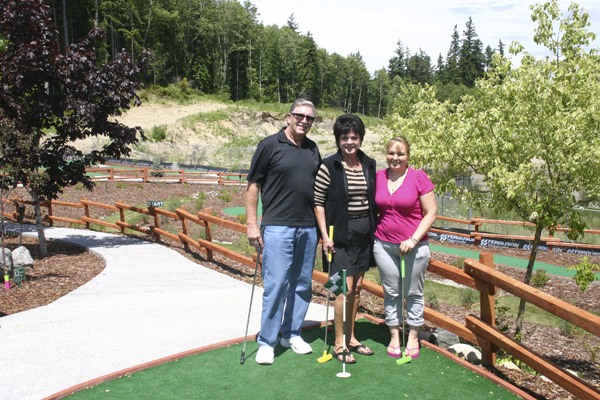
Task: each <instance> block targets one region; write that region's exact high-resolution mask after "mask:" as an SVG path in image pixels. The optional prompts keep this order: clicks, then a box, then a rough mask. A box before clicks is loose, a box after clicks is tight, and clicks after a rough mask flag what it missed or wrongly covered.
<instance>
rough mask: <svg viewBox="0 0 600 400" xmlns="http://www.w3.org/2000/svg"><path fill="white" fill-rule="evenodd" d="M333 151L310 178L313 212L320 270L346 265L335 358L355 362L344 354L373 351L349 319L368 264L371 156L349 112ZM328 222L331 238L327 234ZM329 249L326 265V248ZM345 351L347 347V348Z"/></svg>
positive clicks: (339, 126)
mask: <svg viewBox="0 0 600 400" xmlns="http://www.w3.org/2000/svg"><path fill="white" fill-rule="evenodd" d="M333 134H334V136H335V143H336V145H337V147H338V151H337V153H335V154H334V155H332V156H330V157H327V158H325V159H324V160H323V163H322V164H321V167H320V168H319V172H318V173H317V177H316V179H315V215H316V217H317V225H318V227H319V231H320V233H321V237H322V239H323V255H324V257H323V269H324V270H325V271H329V273H330V275H334V274H336V273H338V272H340V271H341V270H342V269H346V275H347V278H346V285H347V296H346V298H347V303H346V305H347V307H346V310H347V312H346V317H347V318H346V321H347V322H346V333H347V335H346V338H347V343H344V340H343V315H342V310H343V301H344V300H343V299H344V297H343V295H341V294H340V295H338V296H337V297H336V299H335V302H334V310H335V312H334V326H335V347H334V348H335V350H334V352H333V355H334V356H335V357H336V359H337V360H338V361H341V362H342V361H344V357H345V362H346V363H355V362H356V360H355V359H354V357H353V356H352V354H350V352H354V353H357V354H362V355H372V354H373V352H372V351H371V349H369V348H368V347H366V346H364V345H363V344H362V343H361V342H360V341H359V340H358V339H357V338H356V337H355V336H354V320H355V318H356V313H357V311H358V307H359V304H360V291H361V286H362V281H363V277H364V274H365V272H366V271H367V270H368V269H369V268H370V267H371V266H374V265H375V264H374V261H373V241H374V236H373V231H374V229H375V174H376V165H375V160H373V159H372V158H370V157H369V156H367V155H366V154H365V153H364V152H362V151H361V150H360V145H361V144H362V142H363V139H364V137H365V125H364V123H363V121H362V120H361V119H360V118H359V117H358V116H356V115H354V114H345V115H342V116H340V117H338V118H337V120H336V121H335V123H334V125H333ZM329 226H333V228H334V230H333V231H334V233H335V234H334V237H335V240H332V238H330V237H329V232H328V227H329ZM328 252H332V253H333V254H334V255H333V261H332V263H331V265H329V264H328V262H327V257H326V255H327V253H328ZM348 350H349V351H350V352H349V351H348Z"/></svg>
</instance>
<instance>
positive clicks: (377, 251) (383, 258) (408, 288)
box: [373, 239, 430, 327]
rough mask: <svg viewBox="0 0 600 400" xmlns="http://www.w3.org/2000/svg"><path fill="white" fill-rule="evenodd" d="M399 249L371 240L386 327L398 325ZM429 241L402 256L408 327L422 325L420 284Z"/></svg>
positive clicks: (425, 269)
mask: <svg viewBox="0 0 600 400" xmlns="http://www.w3.org/2000/svg"><path fill="white" fill-rule="evenodd" d="M399 249H400V247H399V245H398V244H396V243H390V242H385V241H383V240H379V239H375V244H374V246H373V254H374V256H375V262H376V263H377V268H378V269H379V275H380V276H381V285H382V286H383V291H384V298H383V305H384V307H385V323H386V325H388V326H400V325H401V324H402V292H401V290H402V289H401V288H400V284H401V283H402V282H401V281H402V278H401V276H400V250H399ZM429 258H430V252H429V242H428V241H423V242H419V243H418V244H417V246H416V247H415V248H414V249H413V250H412V251H411V252H410V253H408V254H405V255H404V265H405V274H406V277H405V282H404V295H405V296H406V310H407V319H406V320H407V323H408V325H409V326H414V327H420V326H422V325H423V324H424V323H425V320H424V318H423V312H424V310H425V299H424V297H423V284H424V282H425V271H427V267H428V266H429Z"/></svg>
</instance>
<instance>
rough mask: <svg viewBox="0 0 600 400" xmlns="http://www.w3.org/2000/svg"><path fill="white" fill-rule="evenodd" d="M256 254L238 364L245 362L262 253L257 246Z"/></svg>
mask: <svg viewBox="0 0 600 400" xmlns="http://www.w3.org/2000/svg"><path fill="white" fill-rule="evenodd" d="M256 250H257V254H256V264H254V280H253V281H252V292H251V293H250V305H249V306H248V319H247V320H246V333H245V334H244V346H243V347H242V355H241V356H240V364H244V363H245V362H246V342H247V339H248V326H249V325H250V311H251V310H252V299H253V298H254V288H255V287H256V273H257V271H258V263H259V262H260V255H261V253H262V251H261V250H262V247H261V246H260V244H259V245H258V249H256Z"/></svg>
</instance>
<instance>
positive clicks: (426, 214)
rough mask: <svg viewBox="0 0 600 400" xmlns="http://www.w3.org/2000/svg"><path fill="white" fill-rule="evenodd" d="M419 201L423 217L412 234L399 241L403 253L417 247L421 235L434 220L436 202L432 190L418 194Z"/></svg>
mask: <svg viewBox="0 0 600 400" xmlns="http://www.w3.org/2000/svg"><path fill="white" fill-rule="evenodd" d="M419 203H421V210H422V212H423V219H421V222H419V225H418V226H417V229H415V231H414V232H413V234H412V235H411V236H410V237H409V238H408V239H406V240H405V241H403V242H402V243H400V251H401V252H402V253H403V254H406V253H409V252H410V251H411V250H412V249H414V248H415V247H417V244H418V243H419V241H420V240H421V239H422V238H423V236H425V234H426V233H427V231H428V230H429V228H431V226H432V225H433V223H434V222H435V214H436V213H437V203H436V202H435V195H434V194H433V190H432V191H430V192H428V193H425V194H424V195H422V196H420V197H419Z"/></svg>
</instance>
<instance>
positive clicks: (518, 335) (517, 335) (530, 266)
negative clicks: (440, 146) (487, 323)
mask: <svg viewBox="0 0 600 400" xmlns="http://www.w3.org/2000/svg"><path fill="white" fill-rule="evenodd" d="M542 230H543V227H542V226H541V224H539V223H538V224H537V225H536V227H535V235H534V236H533V243H532V246H531V253H529V262H528V263H527V271H526V272H525V278H523V282H524V283H525V284H527V285H529V282H531V276H532V275H533V265H534V264H535V259H536V257H537V250H538V247H539V246H540V242H541V238H542ZM526 304H527V302H526V301H525V300H523V299H521V301H520V302H519V310H518V312H517V321H516V323H515V339H516V340H519V341H520V340H521V330H522V329H523V316H524V314H525V305H526Z"/></svg>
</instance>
